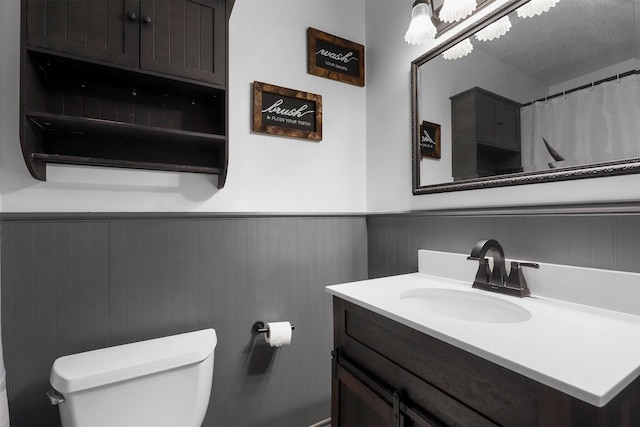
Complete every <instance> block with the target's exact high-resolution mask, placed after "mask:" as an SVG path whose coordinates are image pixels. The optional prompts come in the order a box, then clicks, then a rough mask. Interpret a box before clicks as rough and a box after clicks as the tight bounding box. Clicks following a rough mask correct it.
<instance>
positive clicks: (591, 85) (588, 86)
mask: <svg viewBox="0 0 640 427" xmlns="http://www.w3.org/2000/svg"><path fill="white" fill-rule="evenodd" d="M633 74H640V70H631V71H627V72H625V73H622V74H614V75H613V76H611V77H607V78H606V79H602V80H598V81H595V82H593V83H590V84H586V85H582V86H578V87H575V88H573V89H569V90H565V91H564V92H559V93H556V94H554V95H549V96H545V97H544V98H540V99H536V100H535V101H531V102H527V103H526V104H522V106H523V107H528V106H529V105H533V104H535V103H536V102H541V101H548V100H549V99H552V98H557V97H559V96H565V95H567V94H569V93H571V92H576V91H578V90H582V89H587V88H590V87H594V86H597V85H599V84H601V83H605V82H610V81H612V80H616V79H621V78H623V77H627V76H631V75H633Z"/></svg>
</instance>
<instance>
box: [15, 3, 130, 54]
mask: <svg viewBox="0 0 640 427" xmlns="http://www.w3.org/2000/svg"><path fill="white" fill-rule="evenodd" d="M22 6H23V7H25V8H26V25H27V39H26V41H27V45H29V46H33V47H39V48H45V49H51V50H54V51H57V52H65V53H69V54H72V55H77V56H81V57H83V58H88V59H92V60H99V61H106V62H111V63H116V64H119V65H125V66H133V67H137V66H138V56H139V53H138V47H139V40H138V34H139V32H138V28H139V27H138V14H139V13H138V9H139V2H138V0H47V1H43V0H25V1H24V2H23V3H22Z"/></svg>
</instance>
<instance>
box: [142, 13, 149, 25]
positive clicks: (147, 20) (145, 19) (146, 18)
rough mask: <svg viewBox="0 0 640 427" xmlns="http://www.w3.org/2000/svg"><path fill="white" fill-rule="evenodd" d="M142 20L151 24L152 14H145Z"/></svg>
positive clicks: (146, 23)
mask: <svg viewBox="0 0 640 427" xmlns="http://www.w3.org/2000/svg"><path fill="white" fill-rule="evenodd" d="M142 22H144V24H145V25H151V17H150V16H146V15H145V16H143V17H142Z"/></svg>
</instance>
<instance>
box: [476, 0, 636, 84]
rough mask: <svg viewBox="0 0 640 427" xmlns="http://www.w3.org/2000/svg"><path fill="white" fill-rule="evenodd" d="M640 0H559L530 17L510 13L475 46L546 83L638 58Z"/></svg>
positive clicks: (564, 79) (558, 81)
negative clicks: (507, 22)
mask: <svg viewBox="0 0 640 427" xmlns="http://www.w3.org/2000/svg"><path fill="white" fill-rule="evenodd" d="M637 15H638V16H640V0H561V1H560V2H559V3H558V4H557V5H556V6H555V7H553V8H551V9H550V10H549V11H548V12H546V13H542V14H541V15H539V16H535V17H533V18H518V17H517V15H516V13H515V12H513V13H512V14H511V15H510V19H511V23H512V28H511V30H510V31H509V32H508V33H507V34H506V35H504V36H503V37H501V38H499V39H497V40H492V41H487V42H480V41H478V40H476V39H475V38H473V39H472V43H473V45H474V48H476V49H480V50H483V51H484V52H486V53H488V54H490V55H492V56H494V57H495V58H497V59H499V60H501V61H503V62H506V63H508V64H510V65H512V66H514V67H516V68H517V69H519V70H521V71H523V72H526V73H527V74H529V75H531V76H534V77H535V78H537V79H538V80H539V81H541V82H544V83H546V84H547V85H554V84H557V83H560V82H563V81H567V80H570V79H573V78H575V77H578V76H582V75H585V74H587V73H590V72H592V71H595V70H599V69H602V68H604V67H606V66H609V65H612V64H616V63H619V62H622V61H625V60H628V59H631V58H638V50H639V48H638V45H639V43H638V40H639V36H638V33H639V32H640V30H639V29H638V25H639V24H638V22H640V21H638V20H636V16H637Z"/></svg>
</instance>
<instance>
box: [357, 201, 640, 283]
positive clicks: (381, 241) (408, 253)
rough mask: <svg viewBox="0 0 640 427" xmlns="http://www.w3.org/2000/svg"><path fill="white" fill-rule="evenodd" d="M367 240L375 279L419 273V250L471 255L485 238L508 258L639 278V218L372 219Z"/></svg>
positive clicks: (418, 216) (442, 216)
mask: <svg viewBox="0 0 640 427" xmlns="http://www.w3.org/2000/svg"><path fill="white" fill-rule="evenodd" d="M636 211H637V210H636ZM367 236H368V242H369V277H371V278H374V277H382V276H389V275H393V274H403V273H411V272H415V271H417V269H418V258H417V251H418V249H432V250H439V251H446V252H457V253H470V252H471V248H472V247H473V245H474V244H475V242H477V241H478V240H481V239H486V238H494V239H497V240H498V241H499V242H500V243H501V244H502V246H503V247H504V250H505V253H506V256H507V257H509V258H516V259H528V260H534V261H540V262H550V263H555V264H566V265H576V266H583V267H593V268H603V269H610V270H621V271H630V272H636V273H640V214H638V213H633V214H628V213H621V214H577V213H575V214H536V213H531V214H517V215H500V214H496V215H492V214H484V215H477V214H474V215H460V214H433V213H424V214H421V213H412V214H397V215H371V216H368V217H367Z"/></svg>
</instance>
